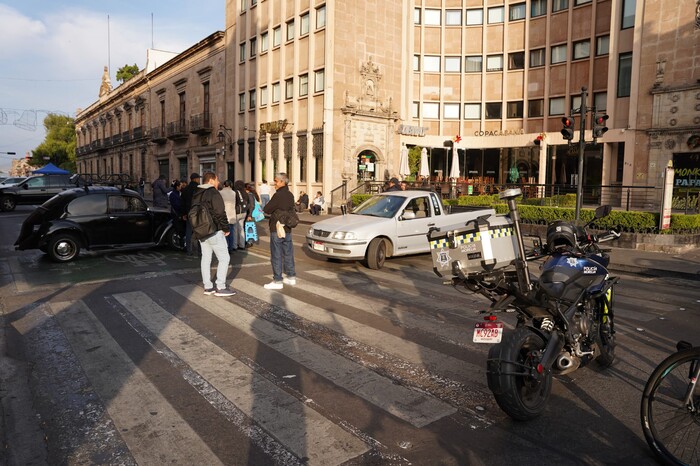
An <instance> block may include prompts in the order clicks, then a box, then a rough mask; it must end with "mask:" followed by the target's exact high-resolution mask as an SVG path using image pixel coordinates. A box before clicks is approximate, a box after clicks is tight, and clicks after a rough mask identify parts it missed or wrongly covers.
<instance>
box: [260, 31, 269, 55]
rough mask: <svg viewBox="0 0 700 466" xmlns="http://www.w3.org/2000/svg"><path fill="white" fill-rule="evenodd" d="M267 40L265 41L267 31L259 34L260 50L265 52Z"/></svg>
mask: <svg viewBox="0 0 700 466" xmlns="http://www.w3.org/2000/svg"><path fill="white" fill-rule="evenodd" d="M267 48H268V42H267V32H263V33H262V34H260V51H261V52H267Z"/></svg>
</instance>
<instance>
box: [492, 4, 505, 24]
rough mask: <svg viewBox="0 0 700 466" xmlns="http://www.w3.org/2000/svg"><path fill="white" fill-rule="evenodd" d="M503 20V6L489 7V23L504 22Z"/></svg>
mask: <svg viewBox="0 0 700 466" xmlns="http://www.w3.org/2000/svg"><path fill="white" fill-rule="evenodd" d="M502 22H503V7H502V6H496V7H493V8H489V24H495V23H502Z"/></svg>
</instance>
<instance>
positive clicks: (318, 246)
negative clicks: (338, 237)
mask: <svg viewBox="0 0 700 466" xmlns="http://www.w3.org/2000/svg"><path fill="white" fill-rule="evenodd" d="M314 249H315V250H316V251H323V243H322V242H320V241H314Z"/></svg>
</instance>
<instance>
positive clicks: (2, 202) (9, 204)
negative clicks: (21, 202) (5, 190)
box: [0, 195, 17, 212]
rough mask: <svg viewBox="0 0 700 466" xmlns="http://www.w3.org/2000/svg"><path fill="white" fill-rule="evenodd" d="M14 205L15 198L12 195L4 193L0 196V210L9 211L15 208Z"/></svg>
mask: <svg viewBox="0 0 700 466" xmlns="http://www.w3.org/2000/svg"><path fill="white" fill-rule="evenodd" d="M16 205H17V203H16V202H15V199H14V198H13V197H12V196H7V195H5V196H2V197H0V210H4V211H6V212H10V211H12V210H15V206H16Z"/></svg>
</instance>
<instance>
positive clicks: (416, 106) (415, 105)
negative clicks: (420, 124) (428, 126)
mask: <svg viewBox="0 0 700 466" xmlns="http://www.w3.org/2000/svg"><path fill="white" fill-rule="evenodd" d="M411 108H412V116H413V118H418V117H420V110H419V108H420V106H419V103H418V102H413V105H412V106H411Z"/></svg>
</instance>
